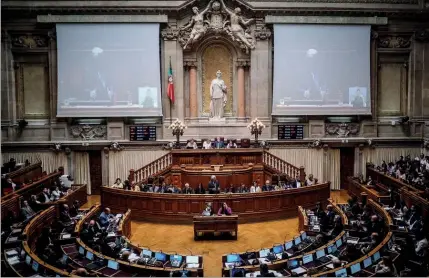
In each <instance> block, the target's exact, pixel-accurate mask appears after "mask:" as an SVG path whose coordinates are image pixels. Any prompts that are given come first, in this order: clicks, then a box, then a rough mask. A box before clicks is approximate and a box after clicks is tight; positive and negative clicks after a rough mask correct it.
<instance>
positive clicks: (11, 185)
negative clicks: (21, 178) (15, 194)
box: [5, 178, 20, 191]
mask: <svg viewBox="0 0 429 278" xmlns="http://www.w3.org/2000/svg"><path fill="white" fill-rule="evenodd" d="M5 187H6V188H11V189H12V191H16V190H18V189H19V188H20V186H19V185H17V184H16V183H14V182H13V181H12V179H11V178H7V179H6V185H5Z"/></svg>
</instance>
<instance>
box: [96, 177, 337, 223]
mask: <svg viewBox="0 0 429 278" xmlns="http://www.w3.org/2000/svg"><path fill="white" fill-rule="evenodd" d="M329 186H330V183H329V182H328V183H324V184H317V185H313V186H307V187H302V188H294V189H288V190H280V191H269V192H260V193H244V194H203V195H197V194H166V193H150V192H135V191H126V190H123V189H114V188H109V187H102V188H101V203H102V204H103V206H105V207H109V208H111V209H112V210H113V211H126V210H128V209H131V210H132V211H133V214H132V218H133V219H134V220H154V221H170V222H187V223H192V219H193V216H194V215H201V212H202V211H203V210H204V208H205V207H206V203H207V202H211V203H212V205H213V209H214V210H215V211H216V210H217V209H219V207H220V206H221V204H222V203H223V202H226V203H227V204H228V205H229V206H230V207H231V209H232V211H233V213H234V214H238V216H239V221H240V223H243V222H248V221H252V220H260V218H261V217H263V218H264V219H265V220H268V219H278V218H282V217H288V216H295V215H296V214H297V210H296V208H297V206H300V205H301V206H304V207H307V206H311V205H313V204H315V203H317V202H323V201H325V200H326V199H328V198H329V194H330V188H329Z"/></svg>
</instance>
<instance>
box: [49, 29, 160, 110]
mask: <svg viewBox="0 0 429 278" xmlns="http://www.w3.org/2000/svg"><path fill="white" fill-rule="evenodd" d="M57 38H58V105H57V107H58V109H57V116H59V117H106V116H109V117H126V116H161V115H162V110H161V92H160V91H161V90H160V65H159V24H146V23H144V24H57Z"/></svg>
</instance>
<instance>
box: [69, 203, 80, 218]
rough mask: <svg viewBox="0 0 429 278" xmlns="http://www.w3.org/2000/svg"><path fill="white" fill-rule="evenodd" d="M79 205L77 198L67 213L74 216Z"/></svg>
mask: <svg viewBox="0 0 429 278" xmlns="http://www.w3.org/2000/svg"><path fill="white" fill-rule="evenodd" d="M79 207H80V204H79V200H74V201H73V205H72V207H71V208H70V210H69V214H70V216H71V217H76V216H77V215H78V214H79Z"/></svg>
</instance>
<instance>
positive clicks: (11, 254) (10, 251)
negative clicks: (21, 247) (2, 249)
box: [6, 249, 18, 257]
mask: <svg viewBox="0 0 429 278" xmlns="http://www.w3.org/2000/svg"><path fill="white" fill-rule="evenodd" d="M6 255H7V256H8V257H10V256H14V255H18V251H16V250H15V249H12V250H8V251H6Z"/></svg>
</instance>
